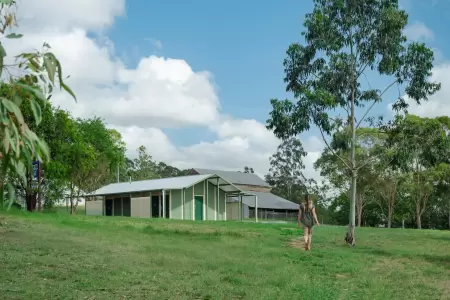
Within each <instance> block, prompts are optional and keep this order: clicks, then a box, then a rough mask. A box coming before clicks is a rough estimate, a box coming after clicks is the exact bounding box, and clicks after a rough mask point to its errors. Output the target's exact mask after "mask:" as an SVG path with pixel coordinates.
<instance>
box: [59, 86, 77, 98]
mask: <svg viewBox="0 0 450 300" xmlns="http://www.w3.org/2000/svg"><path fill="white" fill-rule="evenodd" d="M60 85H61V87H62V88H63V89H64V90H65V91H66V92H68V93H69V94H70V95H71V96H72V97H73V98H74V99H75V101H77V97H76V96H75V93H74V92H73V91H72V90H71V89H70V88H69V87H68V86H67V85H65V84H64V83H62V82H61V83H60Z"/></svg>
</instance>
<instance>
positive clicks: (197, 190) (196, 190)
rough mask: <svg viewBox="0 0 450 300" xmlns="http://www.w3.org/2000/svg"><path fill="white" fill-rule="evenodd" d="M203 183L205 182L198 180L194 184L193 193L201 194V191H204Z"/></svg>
mask: <svg viewBox="0 0 450 300" xmlns="http://www.w3.org/2000/svg"><path fill="white" fill-rule="evenodd" d="M204 184H205V182H204V181H202V182H199V183H197V184H196V185H194V194H196V195H203V193H204V189H203V186H204Z"/></svg>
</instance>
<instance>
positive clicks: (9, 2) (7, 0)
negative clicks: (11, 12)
mask: <svg viewBox="0 0 450 300" xmlns="http://www.w3.org/2000/svg"><path fill="white" fill-rule="evenodd" d="M0 4H4V5H12V4H14V0H0Z"/></svg>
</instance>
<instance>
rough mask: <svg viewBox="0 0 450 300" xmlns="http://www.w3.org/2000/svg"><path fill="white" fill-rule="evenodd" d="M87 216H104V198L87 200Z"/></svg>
mask: <svg viewBox="0 0 450 300" xmlns="http://www.w3.org/2000/svg"><path fill="white" fill-rule="evenodd" d="M85 205H86V207H85V208H86V216H102V215H103V200H96V201H86V204H85Z"/></svg>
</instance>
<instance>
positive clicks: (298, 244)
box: [289, 238, 305, 250]
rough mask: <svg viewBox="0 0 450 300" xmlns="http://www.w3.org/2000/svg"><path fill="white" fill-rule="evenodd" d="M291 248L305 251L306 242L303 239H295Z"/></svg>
mask: <svg viewBox="0 0 450 300" xmlns="http://www.w3.org/2000/svg"><path fill="white" fill-rule="evenodd" d="M289 246H290V247H293V248H297V249H302V250H304V249H305V241H304V240H303V239H302V238H295V239H293V240H291V241H290V242H289Z"/></svg>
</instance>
